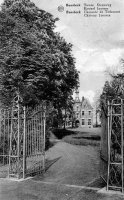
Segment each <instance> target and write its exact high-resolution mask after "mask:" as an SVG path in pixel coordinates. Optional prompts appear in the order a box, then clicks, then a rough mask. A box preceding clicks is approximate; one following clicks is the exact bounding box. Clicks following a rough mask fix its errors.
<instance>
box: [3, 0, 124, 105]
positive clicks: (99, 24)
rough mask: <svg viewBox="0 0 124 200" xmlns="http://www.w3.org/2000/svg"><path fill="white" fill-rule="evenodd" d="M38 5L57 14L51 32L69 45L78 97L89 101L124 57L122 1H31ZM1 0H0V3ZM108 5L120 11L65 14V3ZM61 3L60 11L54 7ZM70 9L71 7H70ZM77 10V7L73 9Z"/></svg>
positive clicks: (123, 0)
mask: <svg viewBox="0 0 124 200" xmlns="http://www.w3.org/2000/svg"><path fill="white" fill-rule="evenodd" d="M32 1H33V2H34V3H35V4H36V5H37V6H38V7H39V8H41V9H43V10H46V11H48V12H50V13H51V14H52V15H53V16H54V17H59V19H60V20H59V21H58V22H57V23H56V29H55V31H57V32H60V33H61V35H62V36H63V37H64V38H65V39H66V41H67V42H71V43H72V44H73V52H72V53H73V55H74V57H75V58H76V68H77V70H78V71H80V88H79V92H80V98H81V97H82V96H85V97H86V98H89V100H90V101H91V102H93V100H94V96H95V93H96V92H98V91H102V88H103V86H104V83H105V80H106V79H107V78H108V77H107V76H106V70H108V69H109V70H110V69H111V70H112V71H115V73H117V72H120V60H121V58H124V0H32ZM1 2H2V0H0V3H1ZM67 3H68V4H74V3H75V4H78V3H80V4H81V9H83V5H84V3H87V4H92V3H93V4H95V3H104V4H111V5H112V10H120V13H119V14H113V15H111V17H102V18H94V17H84V16H83V14H66V11H65V10H67V8H66V4H67ZM60 5H62V6H64V8H65V10H64V12H59V11H58V6H60ZM70 9H71V10H73V8H70ZM75 10H77V11H78V10H79V8H78V7H77V8H75Z"/></svg>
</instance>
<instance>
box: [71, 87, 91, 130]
mask: <svg viewBox="0 0 124 200" xmlns="http://www.w3.org/2000/svg"><path fill="white" fill-rule="evenodd" d="M74 115H75V122H76V125H77V126H80V127H89V128H91V127H93V108H92V106H91V104H90V102H89V101H88V100H87V99H86V98H84V97H82V100H81V101H80V99H79V91H78V90H77V91H76V97H75V103H74Z"/></svg>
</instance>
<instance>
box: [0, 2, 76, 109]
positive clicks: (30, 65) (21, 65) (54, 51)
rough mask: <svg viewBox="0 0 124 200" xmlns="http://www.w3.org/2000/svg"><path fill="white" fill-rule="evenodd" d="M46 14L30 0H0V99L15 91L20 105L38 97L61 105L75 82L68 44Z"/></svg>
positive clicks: (50, 16) (74, 86)
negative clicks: (0, 3) (0, 2)
mask: <svg viewBox="0 0 124 200" xmlns="http://www.w3.org/2000/svg"><path fill="white" fill-rule="evenodd" d="M57 20H58V19H57V18H54V17H53V16H52V15H51V14H50V13H48V12H46V11H44V10H41V9H39V8H38V7H36V6H35V4H34V3H32V2H31V1H30V0H4V3H3V4H2V7H1V11H0V44H1V45H0V70H1V79H0V81H1V101H2V102H3V103H4V104H6V105H9V104H10V102H11V100H12V98H13V96H14V95H15V93H16V92H17V91H19V93H20V94H21V96H22V98H23V100H24V104H28V105H29V104H35V103H38V102H40V101H41V100H48V101H52V102H53V104H54V105H55V106H56V107H63V106H65V105H63V102H64V103H65V102H66V100H68V99H69V97H70V95H71V94H72V92H73V90H74V89H75V88H76V87H77V85H78V83H79V82H78V71H77V70H76V68H75V58H74V57H73V55H72V44H70V43H67V42H66V40H65V39H64V38H63V37H61V35H60V34H59V33H56V32H55V31H54V28H55V22H56V21H57Z"/></svg>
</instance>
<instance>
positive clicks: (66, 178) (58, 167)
mask: <svg viewBox="0 0 124 200" xmlns="http://www.w3.org/2000/svg"><path fill="white" fill-rule="evenodd" d="M47 159H48V160H51V161H52V163H54V164H52V165H51V167H50V168H49V169H48V170H47V171H46V173H45V174H44V175H42V176H38V177H35V178H32V179H29V180H24V181H22V182H16V181H11V180H7V179H0V200H122V199H123V198H124V197H123V196H118V195H116V194H102V193H99V189H98V188H88V187H85V185H87V183H88V182H90V181H92V180H93V179H94V178H96V177H98V176H99V153H98V149H97V147H91V146H82V147H81V146H73V145H70V144H67V143H64V142H61V141H60V142H57V143H56V145H55V146H53V147H52V148H51V149H49V151H48V152H47ZM53 161H56V162H53Z"/></svg>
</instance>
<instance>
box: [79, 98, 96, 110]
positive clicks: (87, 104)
mask: <svg viewBox="0 0 124 200" xmlns="http://www.w3.org/2000/svg"><path fill="white" fill-rule="evenodd" d="M81 107H82V108H84V109H86V108H88V109H91V110H92V109H93V107H92V106H91V104H90V102H89V100H88V99H86V98H84V97H83V98H82V102H81Z"/></svg>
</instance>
